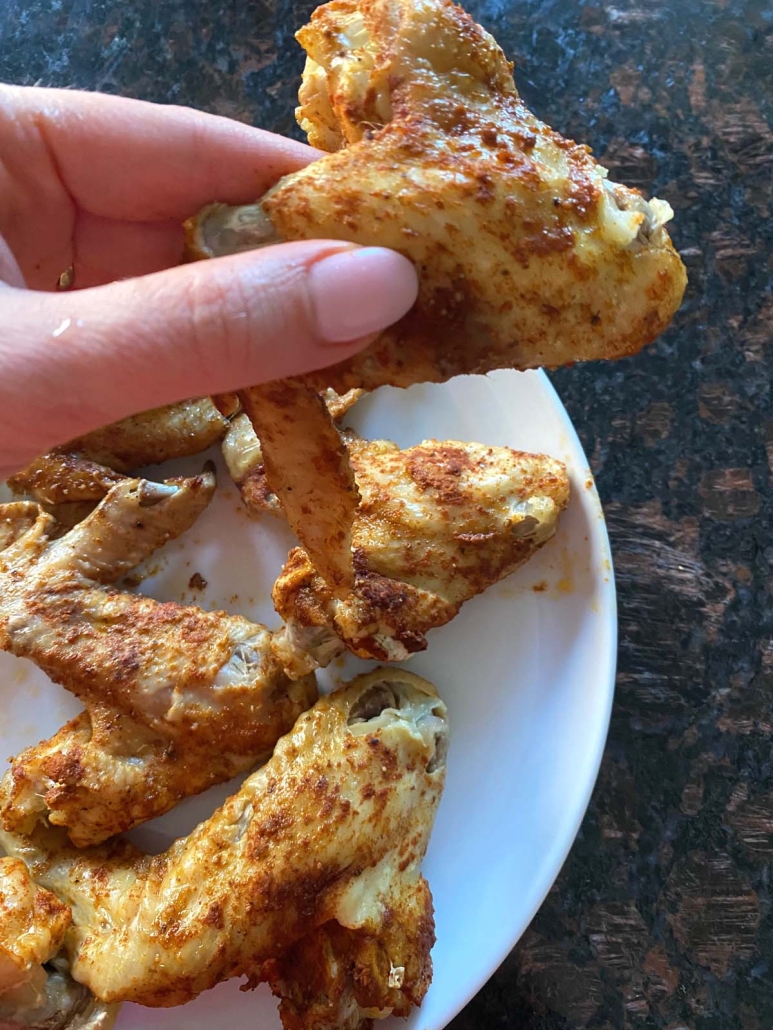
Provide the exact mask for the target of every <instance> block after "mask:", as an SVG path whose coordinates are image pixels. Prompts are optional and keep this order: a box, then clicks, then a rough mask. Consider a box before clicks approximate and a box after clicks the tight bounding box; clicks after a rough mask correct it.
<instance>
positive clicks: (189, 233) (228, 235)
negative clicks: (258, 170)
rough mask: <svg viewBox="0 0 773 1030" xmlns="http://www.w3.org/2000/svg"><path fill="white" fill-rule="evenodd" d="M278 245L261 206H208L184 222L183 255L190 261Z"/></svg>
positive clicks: (276, 236)
mask: <svg viewBox="0 0 773 1030" xmlns="http://www.w3.org/2000/svg"><path fill="white" fill-rule="evenodd" d="M281 242H282V239H281V237H280V236H278V235H277V232H276V229H275V228H274V226H273V223H272V222H271V219H270V218H269V217H268V215H267V214H266V213H265V211H264V210H263V208H262V207H261V206H260V204H245V205H243V206H241V207H230V206H229V205H228V204H209V205H208V206H207V207H205V208H202V210H201V211H199V213H198V214H197V215H195V216H194V217H193V218H189V219H188V221H187V222H186V223H185V253H186V256H187V257H188V258H189V259H190V260H192V261H199V260H201V259H202V258H213V257H221V256H222V255H224V254H240V253H241V252H242V251H245V250H256V249H257V248H259V247H268V246H270V245H271V244H273V243H281Z"/></svg>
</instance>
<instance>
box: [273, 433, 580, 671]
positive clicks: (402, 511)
mask: <svg viewBox="0 0 773 1030" xmlns="http://www.w3.org/2000/svg"><path fill="white" fill-rule="evenodd" d="M347 439H348V446H349V457H350V461H351V464H352V467H353V469H354V473H355V476H356V479H357V486H358V487H359V492H360V503H359V507H358V509H357V514H356V516H355V520H354V528H353V532H352V546H353V554H354V568H355V573H356V575H355V585H354V589H353V590H352V592H351V593H350V594H349V595H348V596H347V597H345V598H343V599H339V598H336V597H334V596H333V594H332V593H331V591H330V590H329V588H328V586H327V584H326V582H325V580H324V578H323V577H322V576H321V575H320V574H319V573H318V571H317V570H316V569H315V568H314V565H313V564H312V562H311V560H310V558H309V556H308V554H307V553H306V552H305V551H304V550H303V549H302V548H296V549H295V550H293V551H292V552H291V553H290V556H289V559H288V561H287V563H286V565H285V567H284V569H283V570H282V572H281V574H280V576H279V578H278V579H277V581H276V584H275V585H274V592H273V597H274V605H275V607H276V610H277V611H278V612H279V614H280V615H281V616H282V618H283V619H284V621H285V623H286V629H285V630H284V634H283V637H280V638H279V641H281V640H284V641H286V643H287V646H288V656H287V659H286V662H287V665H288V667H289V666H292V664H293V662H294V661H295V663H296V664H295V667H296V668H297V669H300V670H305V669H306V668H308V667H309V665H312V667H313V666H314V665H326V664H327V663H328V662H329V661H330V660H331V659H332V658H333V657H334V656H335V655H336V654H337V653H339V652H340V651H341V650H343V649H344V647H346V648H348V649H349V650H350V651H352V652H353V653H354V654H356V655H359V656H360V657H361V658H375V659H377V660H379V661H400V660H402V659H404V658H407V657H408V656H409V655H410V654H411V653H412V652H415V651H421V650H423V649H424V648H425V647H426V646H427V641H426V636H425V634H426V633H427V632H428V631H429V630H430V629H432V628H433V627H435V626H442V625H444V624H445V623H446V622H449V621H450V620H451V619H453V618H454V616H455V615H456V614H457V613H458V611H459V609H460V608H461V606H462V604H464V602H465V601H467V600H469V599H470V598H471V597H474V596H475V595H476V594H479V593H481V592H482V591H483V590H485V589H486V588H487V587H489V586H491V585H492V584H494V583H496V582H497V581H498V580H500V579H503V578H504V577H505V576H507V575H509V574H510V573H511V572H513V571H514V570H515V569H516V568H518V567H519V566H520V565H522V564H523V563H524V562H525V561H527V560H528V559H529V558H530V557H531V556H532V555H533V554H534V553H535V552H536V551H537V550H538V549H539V548H540V547H541V546H542V545H543V544H544V543H545V542H546V541H547V540H549V539H550V537H551V536H552V535H553V534H554V533H555V530H556V526H557V522H558V517H559V515H560V513H561V512H562V511H563V509H564V508H565V507H566V504H567V502H568V498H569V480H568V478H567V475H566V470H565V468H564V466H563V465H562V464H561V463H560V462H558V461H555V460H554V459H552V458H547V457H545V456H544V455H535V454H524V453H522V452H519V451H513V450H510V449H509V448H507V447H486V446H484V445H482V444H475V443H457V442H455V441H445V442H438V441H436V440H429V441H425V442H424V443H422V444H419V445H418V446H416V447H409V448H407V449H406V450H400V449H399V448H398V447H397V445H396V444H393V443H390V442H389V441H386V440H379V441H376V442H368V441H365V440H360V439H358V438H356V437H354V436H352V435H349V436H348V438H347ZM278 643H279V642H278ZM299 654H305V655H306V656H308V658H307V659H306V660H303V659H299V658H297V657H295V656H296V655H299Z"/></svg>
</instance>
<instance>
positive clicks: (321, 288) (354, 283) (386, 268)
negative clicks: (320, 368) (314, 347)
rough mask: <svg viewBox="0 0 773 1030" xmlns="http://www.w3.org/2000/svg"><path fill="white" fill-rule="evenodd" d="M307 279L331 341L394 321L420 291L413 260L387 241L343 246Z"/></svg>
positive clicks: (322, 326)
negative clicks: (386, 244)
mask: <svg viewBox="0 0 773 1030" xmlns="http://www.w3.org/2000/svg"><path fill="white" fill-rule="evenodd" d="M309 282H310V292H311V299H312V304H313V307H314V314H315V316H316V321H317V328H318V330H319V334H320V336H321V337H322V339H323V340H324V341H325V342H327V343H347V342H349V341H350V340H358V339H359V338H360V337H362V336H370V335H371V334H372V333H377V332H379V331H380V330H382V329H386V327H387V326H389V325H392V323H393V322H396V321H397V320H398V319H399V318H402V317H403V315H404V314H405V313H406V312H407V311H409V310H410V308H411V307H412V306H413V304H414V301H415V300H416V295H417V293H418V289H419V287H418V280H417V278H416V270H415V269H414V267H413V265H412V264H411V262H410V261H409V260H408V259H407V258H404V257H403V256H402V254H398V253H396V252H395V251H394V250H386V249H384V248H383V247H358V248H353V249H352V250H344V251H339V252H338V253H336V254H331V255H329V256H328V257H325V258H322V259H321V260H320V261H317V262H316V263H315V264H314V265H312V267H311V269H310V271H309Z"/></svg>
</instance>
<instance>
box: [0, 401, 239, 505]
mask: <svg viewBox="0 0 773 1030" xmlns="http://www.w3.org/2000/svg"><path fill="white" fill-rule="evenodd" d="M222 401H223V402H224V403H225V404H226V405H227V407H225V409H224V410H225V411H226V412H228V413H230V412H232V411H235V410H236V404H235V400H234V399H233V398H231V399H230V403H229V398H228V397H226V396H225V395H224V397H223V398H222ZM221 408H222V405H221ZM227 426H228V421H227V419H226V417H225V415H224V414H222V412H221V410H220V409H219V408H218V407H216V406H215V404H214V403H213V402H212V401H211V400H209V399H208V398H203V399H201V400H191V401H181V402H180V403H179V404H170V405H168V406H167V407H164V408H154V409H153V410H151V411H144V412H142V413H141V414H139V415H132V416H131V417H130V418H125V419H122V420H121V421H120V422H114V423H113V424H112V425H109V426H105V427H104V428H102V429H96V430H95V431H94V432H93V433H89V434H88V435H86V436H81V437H79V438H78V439H76V440H70V441H69V443H65V444H62V446H61V447H56V448H55V449H54V450H53V451H49V452H48V453H47V454H43V455H41V457H40V458H36V459H35V461H33V462H32V463H31V464H30V465H28V466H27V468H25V469H22V471H21V472H19V473H17V474H16V475H15V476H12V477H11V479H10V480H9V481H8V485H9V486H10V487H11V489H13V490H14V491H15V492H16V493H21V494H31V495H32V496H33V497H34V498H35V499H36V500H38V501H41V502H42V503H45V504H51V505H59V504H67V503H73V502H76V501H98V500H100V499H101V498H102V497H104V495H105V494H106V493H107V491H108V490H109V489H110V487H111V486H113V485H114V484H115V483H118V482H120V481H121V480H122V479H124V478H125V476H126V474H127V473H130V472H133V471H135V470H136V469H140V468H143V467H144V466H145V465H155V464H159V463H160V462H162V461H168V460H169V459H170V458H184V457H186V456H188V455H191V454H199V453H200V452H201V451H205V450H206V449H207V448H208V447H211V446H212V444H213V443H216V442H217V441H218V440H219V439H220V438H221V437H222V435H223V434H224V433H225V431H226V428H227Z"/></svg>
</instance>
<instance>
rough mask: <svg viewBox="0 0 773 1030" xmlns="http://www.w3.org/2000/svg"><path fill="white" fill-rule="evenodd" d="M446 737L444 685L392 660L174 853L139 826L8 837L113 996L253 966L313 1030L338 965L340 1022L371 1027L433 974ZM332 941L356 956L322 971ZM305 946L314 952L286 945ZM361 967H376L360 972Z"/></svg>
mask: <svg viewBox="0 0 773 1030" xmlns="http://www.w3.org/2000/svg"><path fill="white" fill-rule="evenodd" d="M446 745H447V719H446V710H445V706H444V705H443V703H442V702H441V701H440V699H439V698H438V696H437V694H436V692H435V689H434V687H432V686H431V685H430V684H429V683H427V682H426V681H425V680H421V679H419V677H417V676H413V675H411V674H410V673H406V672H403V671H402V670H376V671H375V672H373V673H369V674H366V675H365V676H360V677H358V679H356V680H355V681H354V682H353V683H351V684H350V685H349V686H347V687H343V688H341V689H339V690H337V691H336V692H335V693H333V694H332V695H330V696H329V697H326V698H322V699H320V700H319V701H318V702H317V704H316V705H315V706H314V707H313V708H312V709H311V710H310V711H308V712H306V713H305V714H304V715H302V716H301V717H300V718H299V719H298V722H297V723H296V725H295V727H294V729H293V730H292V732H291V733H289V734H288V735H287V736H286V737H284V738H283V739H282V740H281V741H279V743H278V744H277V746H276V748H275V751H274V755H273V757H272V758H271V759H270V761H269V762H268V763H267V764H266V765H265V766H263V768H262V769H260V770H259V771H258V772H255V773H253V774H252V776H250V777H249V778H248V779H247V780H246V781H245V783H244V784H243V786H242V788H241V790H239V792H238V793H236V794H235V795H234V796H233V797H231V798H230V799H229V800H228V801H226V803H225V804H224V805H223V806H222V808H220V809H219V810H218V811H217V812H215V814H214V815H213V816H212V817H211V818H210V819H209V820H208V821H207V822H204V823H202V824H201V825H200V826H198V827H197V828H196V829H195V830H194V831H193V833H191V834H190V836H188V837H187V838H184V839H180V840H178V841H176V842H175V843H174V844H173V845H172V847H171V848H170V849H169V850H168V851H167V852H166V853H165V854H163V855H159V856H156V857H152V858H151V857H148V856H145V855H143V854H142V853H141V852H139V851H138V850H137V849H135V848H133V847H132V846H131V845H129V844H128V843H126V842H125V841H118V842H113V843H112V844H108V845H102V846H100V847H97V848H92V849H88V850H87V851H81V852H79V851H76V850H75V849H73V848H71V847H68V846H67V845H66V843H64V842H63V841H62V840H61V836H60V831H57V830H52V829H50V828H46V827H43V826H39V827H37V828H36V830H35V831H34V833H33V834H32V836H30V837H23V836H19V835H16V834H10V833H8V832H7V831H0V843H2V846H3V847H4V848H5V849H6V851H7V852H8V853H9V854H12V855H13V856H14V857H17V858H22V859H23V860H24V861H25V862H26V863H27V865H28V867H29V868H30V870H31V872H32V875H33V876H34V877H35V878H36V880H37V881H38V882H39V883H40V884H41V885H43V886H45V887H47V888H48V889H50V890H53V891H54V892H55V893H56V894H57V895H58V896H59V897H60V898H61V899H62V900H63V901H65V902H66V903H67V904H68V905H69V906H70V907H71V908H72V917H73V922H72V926H71V928H70V929H69V930H68V932H67V936H66V938H65V953H66V955H67V957H68V959H69V961H70V962H71V965H72V971H73V975H74V976H75V977H76V978H77V980H78V981H79V982H80V983H82V984H84V985H85V986H86V987H88V988H89V989H90V990H91V991H92V992H93V993H94V995H95V996H96V997H98V998H100V999H102V1000H103V1001H119V1000H131V1001H136V1002H140V1003H141V1004H143V1005H150V1006H170V1005H178V1004H183V1003H184V1002H186V1001H189V1000H190V999H191V998H194V997H195V996H196V995H197V994H199V993H200V992H201V991H204V990H206V989H208V988H209V987H212V986H214V985H215V984H216V983H219V982H220V981H222V980H225V979H228V978H229V977H236V976H244V975H246V976H248V977H249V978H250V980H251V982H252V983H256V982H259V981H260V980H262V979H269V980H271V982H272V984H273V986H274V988H275V989H276V990H277V991H280V992H281V993H282V994H283V996H284V997H285V998H286V1001H285V1003H284V1004H283V1016H284V1017H285V1025H286V1026H287V1027H288V1030H289V1028H296V1030H297V1028H300V1027H304V1028H308V1030H314V1028H316V1027H319V1026H320V1023H319V1022H315V1021H313V1020H312V1015H313V1014H314V1012H315V1011H317V1010H318V1008H319V1004H320V1001H321V999H319V998H317V996H316V992H317V991H319V990H324V985H323V983H322V981H323V980H324V978H326V977H329V978H330V980H329V985H330V993H331V997H330V998H329V999H328V1000H329V1004H330V1006H333V1005H337V1006H338V1008H339V1010H340V1013H341V1021H340V1022H336V1023H332V1022H331V1023H330V1024H329V1025H330V1026H331V1027H332V1026H336V1027H341V1026H346V1027H348V1026H352V1027H355V1026H356V1027H360V1026H362V1025H363V1023H364V1021H365V1020H367V1019H369V1018H372V1017H375V1016H382V1015H387V1014H389V1013H390V1012H393V1011H394V1012H398V1013H406V1012H407V1011H408V1010H409V1009H410V1008H411V1006H412V1005H415V1004H418V1003H419V1002H420V1001H421V999H422V997H423V995H424V992H425V991H426V987H427V985H428V983H429V979H430V971H431V960H430V956H429V952H430V948H431V946H432V944H433V942H434V927H433V917H432V902H431V896H430V893H429V889H428V888H427V886H426V883H425V881H424V880H423V878H422V876H421V872H420V865H421V861H422V859H423V856H424V853H425V850H426V846H427V841H428V838H429V834H430V830H431V827H432V823H433V820H434V816H435V811H436V808H437V804H438V802H439V800H440V794H441V791H442V788H443V783H444V779H445V754H446ZM302 941H305V942H306V943H301V944H299V942H302ZM326 942H327V943H326ZM290 949H296V950H295V951H294V952H293V951H291V950H290ZM320 949H321V950H322V951H323V953H324V954H326V955H328V956H329V957H332V956H336V955H340V956H341V959H342V965H341V968H340V969H336V968H335V963H334V962H332V961H328V963H327V966H326V967H321V968H319V969H315V968H314V967H313V966H312V963H313V961H314V955H315V954H317V953H318V951H319V950H320ZM293 954H294V955H295V956H296V957H297V958H298V965H294V964H293V963H292V962H291V961H289V960H286V959H285V960H283V956H289V955H293ZM357 970H362V971H363V972H365V971H367V976H364V977H363V979H362V982H360V980H359V979H358V978H356V977H351V978H348V974H349V973H354V972H356V971H357ZM352 1013H357V1016H358V1018H357V1019H356V1020H354V1019H352ZM344 1017H345V1019H346V1020H347V1021H345V1020H344ZM292 1020H294V1021H292Z"/></svg>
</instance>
